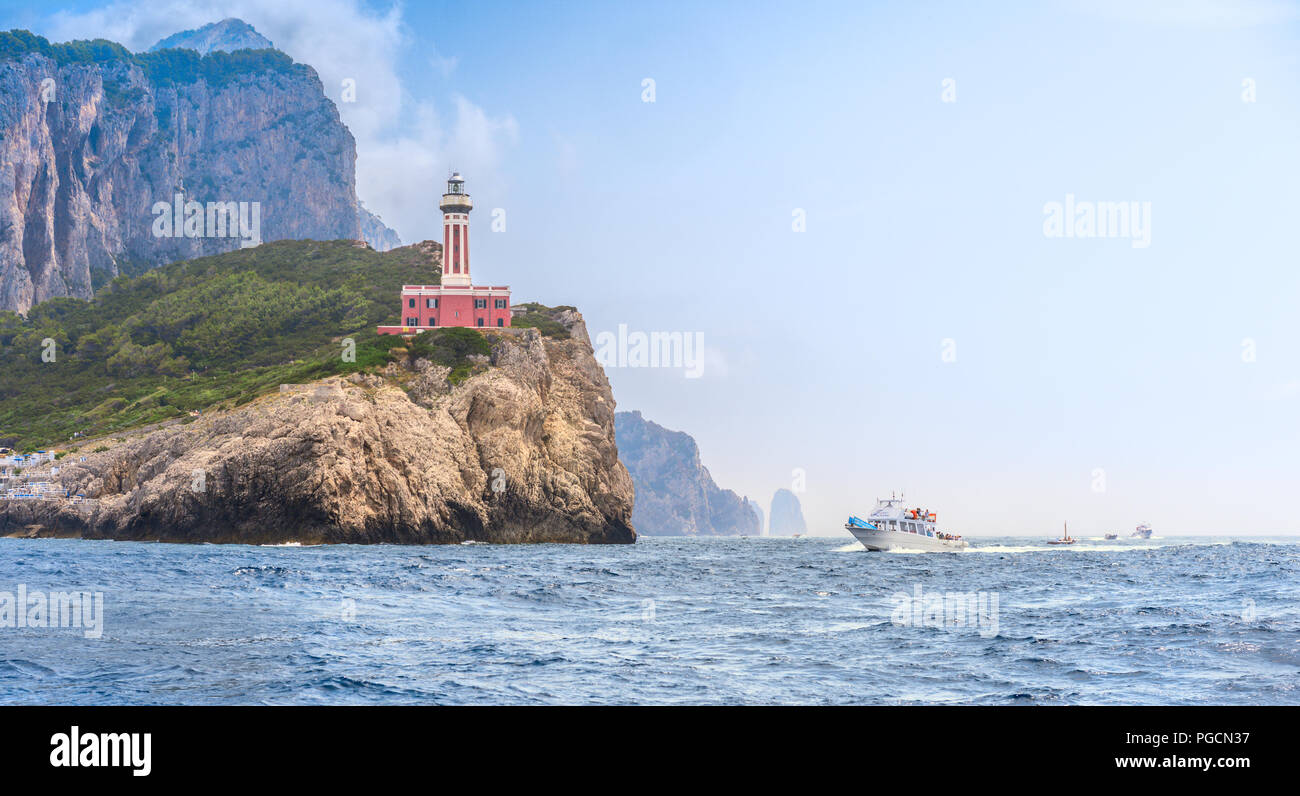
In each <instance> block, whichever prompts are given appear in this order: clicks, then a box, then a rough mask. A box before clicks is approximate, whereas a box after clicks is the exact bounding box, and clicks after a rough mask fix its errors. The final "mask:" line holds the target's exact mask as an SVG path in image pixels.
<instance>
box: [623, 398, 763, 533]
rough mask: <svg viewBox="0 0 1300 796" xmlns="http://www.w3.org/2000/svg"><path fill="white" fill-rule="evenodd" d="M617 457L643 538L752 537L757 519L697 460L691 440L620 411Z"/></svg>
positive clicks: (757, 526)
mask: <svg viewBox="0 0 1300 796" xmlns="http://www.w3.org/2000/svg"><path fill="white" fill-rule="evenodd" d="M614 420H615V422H614V427H615V429H616V432H617V435H618V448H619V455H620V457H621V458H622V460H623V462H624V464H626V465H627V469H628V472H629V473H630V474H631V476H632V482H633V484H635V486H636V506H635V508H634V509H633V512H632V522H633V523H634V524H635V525H636V527H637V528H638V529H639V531H640V533H642V534H645V535H648V536H736V535H745V536H757V535H758V534H759V532H760V531H761V530H762V524H761V522H760V521H759V519H758V517H757V516H756V515H755V514H754V513H753V512H752V511H751V510H750V509H749V507H748V506H747V505H746V504H745V501H744V500H743V499H741V497H740V496H739V495H737V494H736V493H735V492H733V491H731V490H730V489H722V488H720V487H719V486H718V485H717V484H715V483H714V482H713V477H712V476H711V475H709V471H708V468H706V467H704V465H702V464H700V451H699V448H698V447H697V446H696V444H695V440H694V439H692V438H691V436H690V435H689V434H686V433H684V432H681V431H670V430H668V429H666V428H664V427H663V426H660V425H659V424H657V423H653V422H651V421H649V420H646V419H645V418H644V417H642V415H641V413H640V412H619V413H618V414H617V415H616V416H615V419H614Z"/></svg>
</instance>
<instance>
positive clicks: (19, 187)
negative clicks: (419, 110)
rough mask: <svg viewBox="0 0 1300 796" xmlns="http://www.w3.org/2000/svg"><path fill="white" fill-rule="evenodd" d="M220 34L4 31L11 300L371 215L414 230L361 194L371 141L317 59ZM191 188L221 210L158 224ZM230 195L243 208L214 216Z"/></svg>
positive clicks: (374, 232) (367, 223)
mask: <svg viewBox="0 0 1300 796" xmlns="http://www.w3.org/2000/svg"><path fill="white" fill-rule="evenodd" d="M249 30H251V28H250V29H249ZM187 33H191V34H193V33H196V32H192V31H191V32H187ZM178 35H179V34H178ZM191 38H193V37H191ZM183 40H184V39H183V37H182V41H183ZM205 41H206V42H207V44H205V45H202V46H204V47H205V49H208V50H209V52H208V53H207V54H200V53H199V52H198V51H196V50H192V49H160V50H157V51H154V52H149V53H140V54H133V53H131V52H129V51H127V50H126V49H125V48H123V47H121V46H120V45H117V44H114V43H112V42H108V41H103V40H96V41H91V42H71V43H68V44H51V43H49V42H48V41H46V40H45V39H43V38H41V37H39V36H34V35H32V34H30V33H27V32H25V31H11V32H8V33H0V309H10V310H15V311H18V312H26V311H27V310H28V309H30V308H31V306H32V305H33V304H35V303H38V302H41V301H44V300H46V299H49V298H55V297H60V296H72V297H76V298H90V296H91V295H92V294H93V292H94V290H95V289H96V288H97V287H98V286H100V285H102V284H104V283H106V282H108V281H110V280H111V279H113V278H114V277H116V276H118V275H119V274H122V273H128V274H133V273H138V272H140V271H143V270H146V269H148V268H152V267H155V266H158V265H161V264H164V263H169V262H174V261H177V260H184V259H190V258H194V257H199V256H203V255H210V254H218V253H222V252H227V251H231V250H233V249H236V248H239V247H240V246H241V245H248V244H250V243H254V242H256V241H257V240H260V241H273V240H281V239H315V240H335V239H340V238H347V239H356V238H360V237H362V235H363V227H364V228H365V230H366V232H367V233H368V234H369V235H370V236H371V237H372V238H373V239H374V240H375V242H376V244H377V245H376V248H377V249H379V248H392V247H393V246H394V245H397V243H400V241H397V239H396V235H395V233H392V231H391V230H388V229H387V228H386V227H384V226H383V224H382V222H380V221H379V220H378V218H377V217H376V216H373V215H372V214H370V213H369V212H368V211H366V210H365V209H364V208H362V207H361V206H360V205H359V203H358V201H357V196H356V182H355V164H356V144H355V141H354V140H353V137H352V134H351V133H350V132H349V131H348V129H347V128H346V127H345V126H344V125H343V123H342V121H341V120H340V118H339V114H338V110H337V108H336V107H335V106H334V104H333V102H331V101H330V100H329V99H328V98H327V97H326V96H325V94H324V91H323V87H322V85H321V82H320V79H319V78H318V77H317V75H316V72H315V70H313V69H312V68H311V67H310V66H307V65H305V64H299V63H295V62H294V61H293V60H292V59H290V58H289V56H287V55H285V54H284V53H281V52H279V51H277V50H273V49H261V50H249V49H240V50H238V51H236V52H233V53H232V52H225V51H222V50H220V49H216V47H218V46H219V45H220V44H221V37H219V36H217V37H207V38H205ZM177 197H180V202H181V204H179V205H175V206H178V207H182V208H185V207H186V205H185V204H184V203H188V202H197V203H200V204H201V205H202V206H203V208H204V210H206V213H203V214H200V217H199V219H198V221H199V223H198V224H197V225H194V226H190V225H182V224H180V223H176V224H174V225H160V224H158V218H159V211H158V207H159V205H160V204H175V203H176V202H177ZM216 203H220V204H221V206H222V207H226V206H228V205H226V203H236V207H237V208H238V210H239V211H240V212H239V214H238V215H237V216H236V217H235V218H232V219H231V220H230V221H229V223H225V222H224V221H223V223H220V224H217V223H214V217H213V213H212V211H211V208H212V206H213V204H216ZM186 215H187V218H188V216H189V213H188V210H187V213H186ZM216 220H221V219H220V218H219V217H218V218H217V219H216ZM241 223H242V224H244V225H245V226H246V227H247V229H246V230H245V229H241V227H240V224H241ZM160 227H161V234H160Z"/></svg>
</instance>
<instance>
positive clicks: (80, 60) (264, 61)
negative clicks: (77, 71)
mask: <svg viewBox="0 0 1300 796" xmlns="http://www.w3.org/2000/svg"><path fill="white" fill-rule="evenodd" d="M29 53H38V54H40V55H44V56H46V57H47V58H50V59H52V60H53V61H54V62H55V63H57V64H58V65H59V66H64V65H66V64H107V63H111V62H114V61H123V62H130V63H134V64H136V65H137V66H139V67H140V68H141V69H143V70H144V72H145V74H146V75H148V76H149V79H150V81H152V82H153V83H154V85H158V86H168V85H173V84H186V83H194V82H197V81H198V80H200V79H202V80H204V81H205V82H207V83H208V84H210V85H224V84H225V83H227V82H229V81H230V80H231V79H232V78H234V77H237V76H239V75H245V74H260V73H264V72H282V73H289V72H301V73H303V74H310V73H311V68H310V67H308V66H305V65H303V64H295V63H294V62H293V59H292V58H290V57H289V56H287V55H285V54H284V53H282V52H280V51H279V50H270V49H267V50H237V51H235V52H233V53H228V52H222V51H217V52H212V53H209V54H208V55H199V54H198V53H197V52H195V51H193V50H184V49H176V50H158V51H157V52H150V53H132V52H131V51H130V50H128V49H126V48H125V47H123V46H122V45H120V44H117V43H116V42H111V41H107V40H105V39H94V40H90V41H70V42H66V43H63V44H51V43H50V42H49V41H48V40H47V39H45V38H44V37H42V36H37V35H36V34H34V33H32V32H30V31H26V30H11V31H7V32H3V31H0V61H9V60H16V59H20V58H22V57H23V56H25V55H27V54H29Z"/></svg>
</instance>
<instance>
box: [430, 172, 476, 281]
mask: <svg viewBox="0 0 1300 796" xmlns="http://www.w3.org/2000/svg"><path fill="white" fill-rule="evenodd" d="M438 207H439V208H440V209H441V210H442V284H443V285H445V286H451V285H460V286H465V285H469V284H470V279H469V212H470V211H471V210H473V209H474V200H473V199H472V198H471V197H470V195H469V194H467V193H465V180H464V179H463V178H462V177H461V176H460V173H459V172H457V173H455V174H452V175H451V177H450V178H449V179H448V180H447V192H446V193H444V194H443V195H442V201H441V202H439V203H438Z"/></svg>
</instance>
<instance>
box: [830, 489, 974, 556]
mask: <svg viewBox="0 0 1300 796" xmlns="http://www.w3.org/2000/svg"><path fill="white" fill-rule="evenodd" d="M936 522H938V516H937V515H935V513H934V512H932V511H927V510H925V509H921V508H912V509H909V508H905V507H904V506H903V500H902V498H895V497H893V496H892V495H891V496H890V497H889V498H888V499H887V500H877V501H876V508H875V509H873V510H872V512H871V514H869V515H868V516H867V519H865V520H863V519H860V518H858V517H849V521H848V522H846V523H845V524H844V528H845V530H847V531H848V532H849V533H851V534H853V537H854V538H855V539H857V540H858V541H859V542H861V543H862V546H863V547H865V548H867V549H868V550H922V551H944V550H948V551H953V550H962V549H964V548H965V547H966V546H967V545H966V540H965V539H962V538H961V537H960V536H955V535H953V534H948V533H943V532H941V531H939V530H938V529H937V528H936V527H935V523H936Z"/></svg>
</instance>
